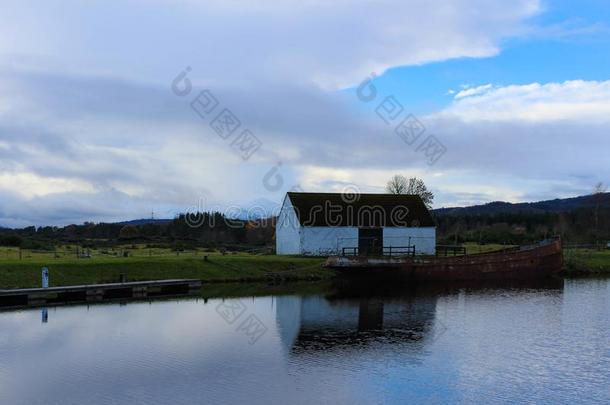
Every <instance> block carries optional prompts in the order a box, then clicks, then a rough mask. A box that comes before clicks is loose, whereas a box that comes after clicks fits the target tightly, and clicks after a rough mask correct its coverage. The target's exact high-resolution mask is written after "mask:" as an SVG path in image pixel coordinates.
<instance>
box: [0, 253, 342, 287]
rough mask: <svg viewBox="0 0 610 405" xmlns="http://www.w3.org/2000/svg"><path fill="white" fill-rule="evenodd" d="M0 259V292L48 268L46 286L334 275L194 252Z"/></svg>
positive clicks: (37, 278)
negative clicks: (187, 279) (43, 268)
mask: <svg viewBox="0 0 610 405" xmlns="http://www.w3.org/2000/svg"><path fill="white" fill-rule="evenodd" d="M2 253H3V251H2V249H0V288H26V287H39V286H40V283H41V275H40V271H41V268H42V267H44V266H46V267H48V268H49V271H50V285H51V286H62V285H78V284H94V283H104V282H116V281H118V280H119V277H120V274H125V275H126V276H127V279H128V280H131V281H138V280H160V279H171V278H194V279H201V280H204V281H213V282H223V281H224V282H231V281H265V280H314V279H317V280H319V279H328V278H330V277H332V275H333V274H334V273H333V272H332V271H331V270H328V269H324V268H322V266H321V265H322V263H323V262H324V260H323V259H320V258H305V257H295V256H272V255H251V254H246V253H240V254H226V255H222V254H220V253H217V252H210V253H205V254H206V255H208V261H204V259H203V254H204V253H200V252H198V253H197V254H194V253H190V254H180V255H179V256H177V255H176V254H175V253H171V252H169V251H168V252H167V253H166V254H159V255H156V256H147V255H145V254H143V255H137V254H135V255H132V256H131V257H115V256H108V255H101V256H97V255H95V254H92V257H91V258H86V259H83V258H81V259H79V258H76V257H75V256H74V257H59V258H55V257H54V255H53V253H51V254H47V253H33V254H28V255H26V254H23V252H22V259H21V260H19V258H18V257H17V258H11V257H9V258H7V257H6V256H4V257H3V255H2Z"/></svg>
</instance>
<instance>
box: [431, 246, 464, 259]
mask: <svg viewBox="0 0 610 405" xmlns="http://www.w3.org/2000/svg"><path fill="white" fill-rule="evenodd" d="M450 254H451V256H457V255H465V254H466V248H465V247H464V246H453V245H437V246H436V255H437V256H445V257H446V256H449V255H450Z"/></svg>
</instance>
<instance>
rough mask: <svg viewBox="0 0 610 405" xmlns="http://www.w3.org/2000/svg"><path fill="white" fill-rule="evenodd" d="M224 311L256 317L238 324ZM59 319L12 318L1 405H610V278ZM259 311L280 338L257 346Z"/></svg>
mask: <svg viewBox="0 0 610 405" xmlns="http://www.w3.org/2000/svg"><path fill="white" fill-rule="evenodd" d="M223 303H226V304H231V303H234V304H239V305H240V306H242V307H243V308H244V311H243V315H241V317H239V319H236V320H235V322H233V323H232V324H231V323H230V322H228V321H227V319H225V318H223V316H221V314H220V313H219V312H218V307H219V305H221V304H223ZM52 312H53V313H52V318H53V319H52V322H49V323H48V324H45V325H41V322H40V320H41V312H40V310H39V309H36V310H24V311H11V312H0V403H1V404H5V403H6V404H13V403H24V404H38V403H40V404H49V403H51V404H53V403H57V404H62V405H64V404H81V403H92V404H116V403H147V404H149V403H153V404H154V403H159V404H161V403H201V402H206V403H207V402H209V403H239V402H247V403H278V404H279V403H340V404H341V403H349V404H353V403H405V402H416V403H420V402H421V403H423V402H425V403H428V402H433V403H434V402H441V403H470V402H474V403H479V402H486V403H487V402H508V401H513V402H533V403H570V402H574V401H580V402H582V401H585V402H599V403H604V402H606V403H607V402H608V401H610V392H609V391H608V388H607V387H608V384H609V383H610V373H609V372H608V370H609V369H610V351H609V350H608V348H609V347H610V335H609V334H608V332H607V331H608V330H609V329H610V280H598V281H595V280H582V281H581V280H570V281H567V282H565V284H564V282H563V281H561V280H559V281H554V282H550V283H548V282H544V283H536V284H532V283H527V284H509V285H506V284H501V285H498V284H494V285H481V284H475V285H467V284H463V285H451V286H419V287H408V286H393V287H392V288H388V287H387V286H377V287H375V285H371V284H370V283H362V284H360V283H348V284H339V285H336V286H333V287H332V288H330V289H327V290H325V291H324V293H321V294H309V295H296V294H295V295H289V296H288V295H284V296H283V295H275V296H265V297H242V298H230V299H225V300H224V301H223V300H222V299H209V301H208V300H201V299H199V300H197V299H183V300H168V301H155V302H146V303H145V302H139V303H125V304H124V305H118V304H99V305H91V306H90V307H85V306H72V307H57V308H54V309H53V311H52ZM240 313H241V312H240ZM250 315H255V316H256V317H257V318H258V319H260V321H261V322H262V323H263V324H264V325H265V327H266V328H267V329H268V330H267V332H266V333H265V334H264V335H262V336H261V337H260V339H258V340H257V341H256V342H254V343H253V344H252V342H251V340H250V339H249V336H248V335H247V334H245V333H243V332H242V331H240V329H239V328H238V325H240V324H241V323H242V322H243V321H245V320H246V319H247V317H248V316H250ZM33 381H36V384H33V383H32V382H33Z"/></svg>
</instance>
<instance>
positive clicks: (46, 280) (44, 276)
mask: <svg viewBox="0 0 610 405" xmlns="http://www.w3.org/2000/svg"><path fill="white" fill-rule="evenodd" d="M42 288H49V269H47V268H46V267H43V268H42Z"/></svg>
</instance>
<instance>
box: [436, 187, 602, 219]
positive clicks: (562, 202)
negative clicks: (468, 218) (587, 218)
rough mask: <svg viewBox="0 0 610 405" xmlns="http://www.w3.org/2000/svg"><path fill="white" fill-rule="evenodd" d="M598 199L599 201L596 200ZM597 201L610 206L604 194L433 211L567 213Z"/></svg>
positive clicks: (438, 214) (437, 214)
mask: <svg viewBox="0 0 610 405" xmlns="http://www.w3.org/2000/svg"><path fill="white" fill-rule="evenodd" d="M598 198H599V200H598ZM598 201H599V202H600V205H602V206H605V207H608V206H610V193H604V194H602V195H600V196H591V195H586V196H581V197H573V198H563V199H561V198H557V199H555V200H546V201H539V202H531V203H516V204H513V203H508V202H502V201H495V202H490V203H487V204H483V205H473V206H470V207H455V208H439V209H436V210H434V211H433V212H434V214H435V215H436V216H444V215H452V216H464V215H494V214H515V213H531V214H536V213H539V214H544V213H550V212H551V213H558V212H568V211H573V210H575V209H580V208H590V207H593V206H595V205H596V204H597V203H598Z"/></svg>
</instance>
